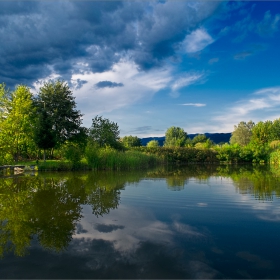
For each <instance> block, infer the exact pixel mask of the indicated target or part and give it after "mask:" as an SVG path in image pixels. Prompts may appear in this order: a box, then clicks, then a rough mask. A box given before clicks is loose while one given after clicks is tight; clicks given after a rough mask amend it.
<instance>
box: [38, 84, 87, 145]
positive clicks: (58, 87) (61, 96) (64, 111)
mask: <svg viewBox="0 0 280 280" xmlns="http://www.w3.org/2000/svg"><path fill="white" fill-rule="evenodd" d="M34 105H35V106H36V108H37V113H38V114H39V115H40V114H42V112H43V111H45V112H46V113H47V119H48V121H49V123H50V127H51V130H52V133H53V134H54V138H55V142H56V147H59V146H60V145H61V144H62V143H64V142H65V141H66V140H71V139H72V138H73V137H75V136H76V135H77V134H79V133H80V126H81V123H82V114H81V113H80V111H78V110H77V109H76V102H75V97H73V93H72V91H71V90H70V88H69V86H68V84H67V83H66V82H64V81H60V80H58V81H49V82H46V83H45V84H44V85H43V87H41V88H40V90H39V93H38V96H37V98H35V99H34Z"/></svg>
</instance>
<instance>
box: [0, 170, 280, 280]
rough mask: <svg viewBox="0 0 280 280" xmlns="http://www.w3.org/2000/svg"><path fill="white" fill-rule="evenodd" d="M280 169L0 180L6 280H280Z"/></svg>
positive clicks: (1, 265) (3, 274)
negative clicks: (168, 279)
mask: <svg viewBox="0 0 280 280" xmlns="http://www.w3.org/2000/svg"><path fill="white" fill-rule="evenodd" d="M278 172H279V171H278V170H277V169H268V168H267V167H261V166H256V167H252V166H249V167H246V166H241V167H227V166H224V167H213V166H212V167H210V166H206V167H202V166H188V167H183V168H175V169H174V168H161V169H157V170H153V171H149V172H147V171H142V172H98V173H97V172H91V173H74V174H73V173H72V174H70V173H65V174H62V173H59V174H57V173H56V174H52V173H46V174H40V175H38V176H23V177H14V178H1V179H0V181H1V183H0V184H1V185H0V187H1V189H0V194H1V196H0V197H1V198H0V199H1V210H0V220H1V231H0V241H1V252H0V253H1V255H2V259H1V261H0V271H1V274H0V275H1V278H280V269H279V268H278V267H277V264H278V259H279V249H280V248H279V241H280V236H279V230H280V224H279V221H280V201H279V194H280V184H279V183H280V177H278ZM31 237H33V238H31Z"/></svg>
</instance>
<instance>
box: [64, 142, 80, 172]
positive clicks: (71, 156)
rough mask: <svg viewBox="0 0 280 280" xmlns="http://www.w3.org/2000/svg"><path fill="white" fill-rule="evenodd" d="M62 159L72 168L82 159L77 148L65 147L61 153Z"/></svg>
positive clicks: (72, 146) (73, 146)
mask: <svg viewBox="0 0 280 280" xmlns="http://www.w3.org/2000/svg"><path fill="white" fill-rule="evenodd" d="M63 155H64V157H65V158H66V159H67V160H69V161H70V162H71V163H72V165H73V167H74V168H75V167H77V166H78V165H79V163H80V161H81V159H82V152H81V149H80V148H79V147H78V146H75V145H67V146H66V147H65V148H64V151H63Z"/></svg>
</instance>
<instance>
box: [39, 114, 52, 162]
mask: <svg viewBox="0 0 280 280" xmlns="http://www.w3.org/2000/svg"><path fill="white" fill-rule="evenodd" d="M55 140H56V139H55V133H54V131H53V130H52V125H51V122H50V121H49V117H48V114H47V112H46V110H43V111H42V113H41V114H40V115H39V117H38V119H37V122H36V125H35V131H34V141H35V143H36V145H37V147H38V148H39V149H43V150H44V160H45V158H46V156H45V150H48V149H51V148H54V147H55V144H56V142H55Z"/></svg>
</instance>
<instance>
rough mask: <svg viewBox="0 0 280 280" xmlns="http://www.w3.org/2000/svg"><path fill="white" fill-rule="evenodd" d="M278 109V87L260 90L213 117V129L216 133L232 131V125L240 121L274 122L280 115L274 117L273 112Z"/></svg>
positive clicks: (279, 98) (279, 107)
mask: <svg viewBox="0 0 280 280" xmlns="http://www.w3.org/2000/svg"><path fill="white" fill-rule="evenodd" d="M260 95H262V96H260ZM256 96H258V97H256ZM279 109H280V87H271V88H265V89H260V90H257V91H255V92H254V93H253V94H252V98H249V99H244V100H240V101H238V102H236V104H235V105H234V106H232V107H229V108H226V109H225V110H224V112H223V113H222V114H220V115H218V116H216V117H214V118H213V119H212V120H213V121H214V122H215V123H217V125H214V126H213V129H216V132H224V131H232V130H233V127H234V125H236V124H238V123H239V122H241V121H249V120H253V121H254V122H258V121H265V120H268V119H270V120H274V119H275V118H279V117H280V114H278V115H275V110H279ZM263 113H265V114H263ZM214 127H216V128H214Z"/></svg>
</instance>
